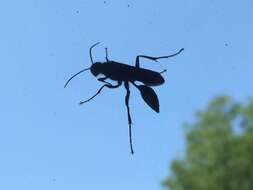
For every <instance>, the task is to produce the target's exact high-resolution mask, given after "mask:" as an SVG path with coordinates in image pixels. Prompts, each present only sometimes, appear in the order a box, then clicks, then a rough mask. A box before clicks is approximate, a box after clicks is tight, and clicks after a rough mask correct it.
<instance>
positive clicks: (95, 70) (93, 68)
mask: <svg viewBox="0 0 253 190" xmlns="http://www.w3.org/2000/svg"><path fill="white" fill-rule="evenodd" d="M101 65H102V64H101V63H100V62H96V63H94V64H92V65H91V68H90V71H91V73H92V74H93V75H94V76H95V77H96V76H97V75H98V74H100V73H101Z"/></svg>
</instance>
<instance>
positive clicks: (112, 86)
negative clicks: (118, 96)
mask: <svg viewBox="0 0 253 190" xmlns="http://www.w3.org/2000/svg"><path fill="white" fill-rule="evenodd" d="M121 84H122V82H121V81H118V84H116V85H112V84H110V85H109V84H105V85H103V86H102V87H101V88H100V89H99V90H98V91H97V93H96V94H95V95H93V96H92V97H91V98H89V99H88V100H85V101H81V102H80V103H79V104H84V103H86V102H89V101H90V100H92V99H93V98H95V97H96V96H97V95H98V94H99V93H100V92H101V91H102V89H103V88H104V87H107V88H111V89H112V88H118V87H120V85H121Z"/></svg>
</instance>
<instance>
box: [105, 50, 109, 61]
mask: <svg viewBox="0 0 253 190" xmlns="http://www.w3.org/2000/svg"><path fill="white" fill-rule="evenodd" d="M105 59H106V61H107V62H109V59H108V50H107V48H105Z"/></svg>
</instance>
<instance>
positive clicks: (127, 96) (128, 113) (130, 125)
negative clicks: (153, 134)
mask: <svg viewBox="0 0 253 190" xmlns="http://www.w3.org/2000/svg"><path fill="white" fill-rule="evenodd" d="M124 86H125V89H126V91H127V93H126V96H125V105H126V107H127V118H128V127H129V140H130V149H131V153H132V154H133V153H134V151H133V144H132V119H131V115H130V109H129V97H130V90H129V83H128V82H127V81H125V82H124Z"/></svg>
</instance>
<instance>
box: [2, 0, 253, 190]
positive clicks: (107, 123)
mask: <svg viewBox="0 0 253 190" xmlns="http://www.w3.org/2000/svg"><path fill="white" fill-rule="evenodd" d="M0 9H1V11H0V21H1V26H2V27H1V30H0V38H1V40H0V41H1V43H0V52H1V53H0V55H1V56H0V62H1V71H2V72H1V74H0V81H1V99H0V105H1V109H0V110H1V120H0V129H1V133H0V189H6V190H14V189H22V190H23V189H24V190H34V189H36V190H40V189H41V190H45V189H47V190H50V189H52V190H56V189H59V190H67V189H75V190H81V189H94V190H98V189H102V188H103V189H109V190H118V189H122V190H124V189H145V190H160V189H162V187H161V186H160V182H161V180H162V179H164V178H165V177H166V176H167V175H168V174H169V170H168V167H169V162H170V161H171V160H172V159H175V158H179V157H181V156H183V153H184V152H183V150H184V133H183V129H182V127H181V126H182V124H183V123H184V122H191V121H193V120H194V112H195V111H197V110H198V109H201V108H203V107H204V106H205V105H206V104H207V102H208V101H209V99H210V98H212V97H214V96H216V95H220V94H227V95H231V96H232V97H233V98H234V99H235V100H237V101H241V102H246V101H247V100H248V98H249V97H250V96H251V95H252V82H253V77H252V71H253V66H252V62H253V58H252V57H253V56H252V47H251V46H252V44H253V38H252V34H253V25H252V18H253V2H252V1H251V0H241V1H240V2H239V1H229V0H223V1H219V0H195V1H188V0H177V1H165V0H156V1H151V0H150V1H133V0H106V1H103V0H92V1H91V0H90V1H85V0H72V1H66V0H65V1H64V0H63V1H62V0H61V1H60V0H54V1H49V0H44V1H38V0H23V1H17V0H10V1H4V2H1V8H0ZM98 41H100V42H101V45H100V46H98V47H96V48H95V49H94V59H95V60H96V61H103V60H105V53H104V48H105V47H108V50H109V58H110V59H112V60H117V61H120V62H123V63H127V64H131V65H133V64H134V60H135V56H136V55H138V54H146V55H151V56H161V55H167V54H171V53H174V52H176V51H178V50H179V49H180V48H182V47H183V48H185V51H184V52H183V53H182V54H181V55H179V56H177V57H174V58H171V59H167V60H161V61H160V62H159V63H155V62H150V61H148V60H143V61H142V62H141V66H142V67H145V68H149V69H153V70H156V71H161V70H163V69H167V73H165V74H164V78H165V80H166V83H165V84H164V85H162V86H159V87H156V88H155V90H156V92H157V94H158V96H159V100H160V113H159V114H157V113H155V112H154V111H152V110H151V109H150V108H149V107H148V106H146V105H145V104H144V103H143V100H142V99H141V96H140V94H139V92H138V91H137V90H136V89H135V88H134V87H131V96H130V106H131V108H130V109H131V113H132V119H133V123H134V125H133V141H134V149H135V155H134V156H132V155H131V154H130V152H129V144H128V125H127V114H126V108H125V106H124V96H125V90H124V88H123V87H121V88H119V89H116V90H109V89H108V90H107V89H105V90H104V91H103V93H102V94H101V95H99V96H98V97H97V98H96V99H95V100H94V101H92V102H89V103H87V104H86V105H83V106H79V105H78V102H79V101H80V100H85V99H87V98H89V97H90V96H91V95H93V94H94V93H95V92H96V90H97V89H98V88H99V87H100V86H101V84H100V83H99V82H98V81H96V79H95V78H94V77H93V76H92V75H91V74H90V73H89V72H86V73H83V74H82V75H80V76H79V77H77V78H75V80H73V81H72V82H71V84H70V85H69V87H68V88H66V89H64V88H63V85H64V83H65V82H66V80H67V79H68V78H69V77H70V76H71V75H72V74H73V73H76V72H77V71H79V70H81V69H83V68H87V67H89V66H90V60H89V56H88V50H89V47H90V46H91V45H92V44H94V43H95V42H98Z"/></svg>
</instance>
